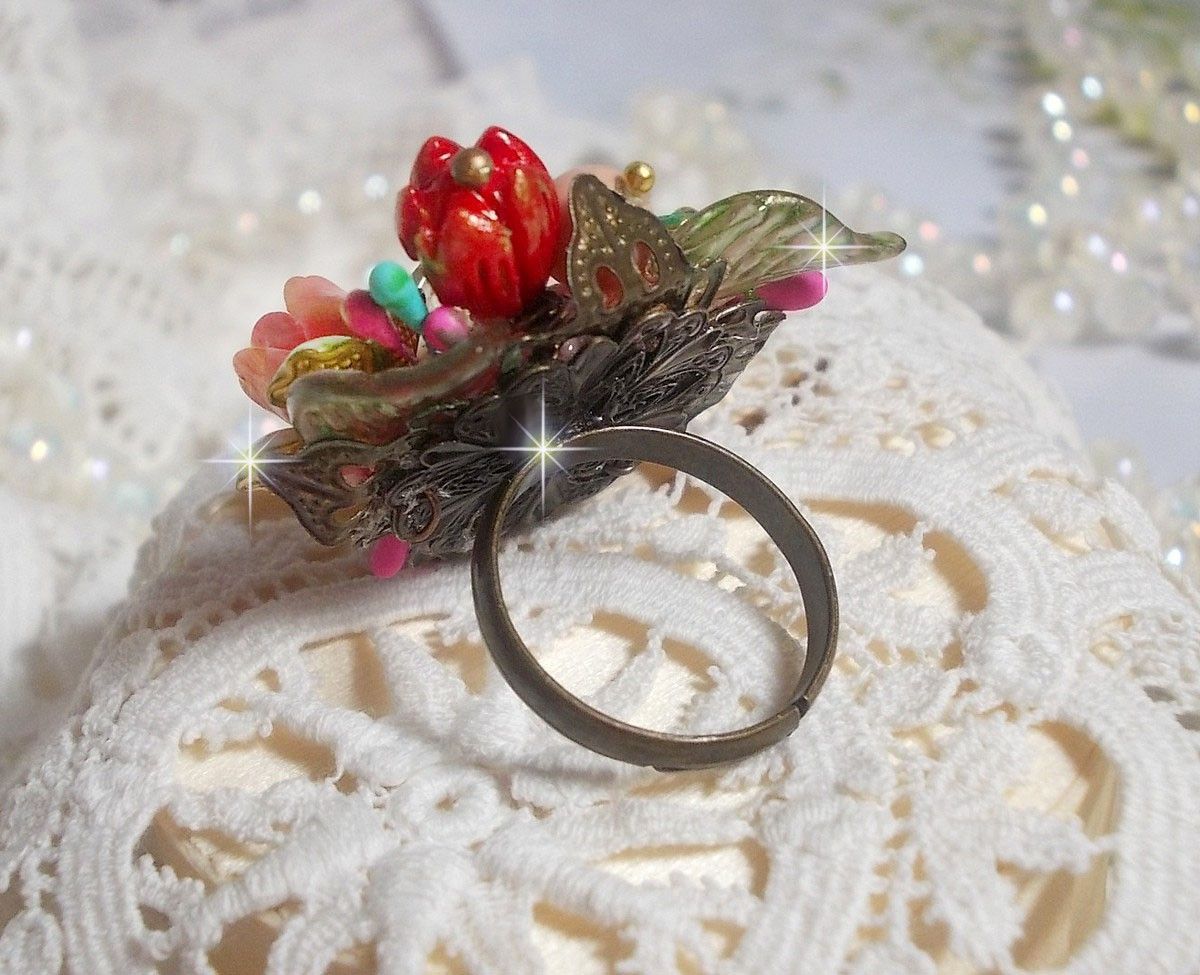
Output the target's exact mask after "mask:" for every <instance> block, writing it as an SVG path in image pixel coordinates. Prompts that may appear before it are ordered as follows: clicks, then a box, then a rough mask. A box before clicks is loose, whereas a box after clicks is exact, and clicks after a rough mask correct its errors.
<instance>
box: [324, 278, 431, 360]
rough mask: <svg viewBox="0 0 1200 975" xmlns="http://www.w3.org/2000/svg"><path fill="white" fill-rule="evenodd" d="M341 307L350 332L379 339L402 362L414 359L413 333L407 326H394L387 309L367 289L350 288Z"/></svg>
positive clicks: (358, 335) (363, 337) (357, 335)
mask: <svg viewBox="0 0 1200 975" xmlns="http://www.w3.org/2000/svg"><path fill="white" fill-rule="evenodd" d="M342 308H343V315H344V316H345V320H346V326H347V328H348V329H349V331H350V334H351V335H353V336H355V337H356V338H360V339H366V340H367V341H369V342H378V343H379V344H380V345H382V346H383V347H384V348H385V349H387V350H388V351H389V352H391V353H392V354H393V355H394V356H396V357H398V358H399V359H401V360H402V361H405V362H412V361H414V360H415V359H416V345H417V341H416V339H417V337H416V334H415V333H413V332H411V331H410V330H408V329H399V328H397V327H396V326H395V325H394V324H393V323H392V319H391V316H390V315H388V313H387V310H386V309H384V308H381V307H380V306H379V305H378V304H376V303H375V299H374V298H372V297H371V293H370V292H369V291H364V290H362V289H359V290H357V291H351V292H350V293H349V294H348V295H346V300H345V304H344V305H343V306H342Z"/></svg>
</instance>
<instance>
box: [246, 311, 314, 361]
mask: <svg viewBox="0 0 1200 975" xmlns="http://www.w3.org/2000/svg"><path fill="white" fill-rule="evenodd" d="M303 341H304V329H302V328H301V327H300V323H299V322H298V321H296V319H295V318H293V317H292V316H291V315H289V314H288V313H287V312H286V311H272V312H268V313H267V314H265V315H263V317H262V318H260V319H259V320H258V321H257V322H255V323H254V330H253V331H251V333H250V344H251V345H252V346H254V347H255V348H259V349H284V350H287V351H290V350H291V349H294V348H295V347H296V346H297V345H299V344H300V343H301V342H303Z"/></svg>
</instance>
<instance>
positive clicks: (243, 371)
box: [233, 349, 288, 420]
mask: <svg viewBox="0 0 1200 975" xmlns="http://www.w3.org/2000/svg"><path fill="white" fill-rule="evenodd" d="M287 355H288V354H287V350H286V349H242V350H241V351H240V352H238V353H237V354H235V355H234V357H233V371H234V372H236V373H237V377H238V382H240V383H241V384H242V389H243V391H244V392H245V393H246V395H247V396H249V397H250V398H251V399H252V400H254V402H255V403H257V404H258V405H259V406H261V407H262V408H263V409H265V410H270V411H271V412H272V413H277V414H278V415H279V416H281V417H283V418H284V419H285V420H286V419H288V415H287V411H286V410H283V409H280V408H279V407H277V406H272V405H271V403H270V401H269V400H268V399H267V385H268V384H269V383H270V382H271V380H272V379H273V378H274V377H275V373H276V372H278V371H279V367H280V366H281V365H283V360H284V359H286V358H287Z"/></svg>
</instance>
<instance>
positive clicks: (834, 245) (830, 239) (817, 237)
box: [775, 187, 873, 273]
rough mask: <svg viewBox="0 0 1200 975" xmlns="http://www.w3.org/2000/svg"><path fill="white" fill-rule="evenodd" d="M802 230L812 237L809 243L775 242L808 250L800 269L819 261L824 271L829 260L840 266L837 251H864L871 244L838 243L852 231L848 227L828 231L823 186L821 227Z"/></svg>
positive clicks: (793, 249) (804, 269)
mask: <svg viewBox="0 0 1200 975" xmlns="http://www.w3.org/2000/svg"><path fill="white" fill-rule="evenodd" d="M804 232H805V233H806V234H808V236H809V237H811V238H812V243H811V244H807V243H804V244H777V245H775V246H776V247H778V248H782V249H783V250H790V251H810V252H811V253H810V255H809V256H808V257H807V258H806V259H805V262H804V267H802V268H801V270H802V271H808V270H812V269H813V266H814V265H815V264H817V262H820V268H821V272H822V273H824V272H825V271H827V270H828V269H829V267H830V262H831V261H832V262H833V267H841V266H842V259H841V258H840V257H839V256H838V254H839V253H843V252H846V251H865V250H870V249H871V248H872V246H873V245H871V244H852V243H851V244H839V243H838V242H837V241H838V238H839V237H841V236H842V234H849V233H851V232H852V231H851V230H850V228H849V227H846V226H839V227H838V228H837V230H835V231H834V232H833V234H832V236H831V235H830V233H829V210H828V209H827V208H826V206H825V188H824V187H821V228H820V231H819V232H815V231H813V230H810V229H809V228H808V227H807V226H806V227H805V228H804Z"/></svg>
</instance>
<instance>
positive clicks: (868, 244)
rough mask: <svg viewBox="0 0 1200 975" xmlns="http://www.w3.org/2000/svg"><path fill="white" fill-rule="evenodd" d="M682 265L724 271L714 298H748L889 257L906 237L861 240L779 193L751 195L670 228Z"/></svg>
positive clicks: (815, 206)
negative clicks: (797, 278)
mask: <svg viewBox="0 0 1200 975" xmlns="http://www.w3.org/2000/svg"><path fill="white" fill-rule="evenodd" d="M670 230H671V235H672V236H673V237H674V238H675V242H676V243H677V244H679V246H680V248H681V249H682V250H683V252H684V254H685V255H686V256H687V258H688V260H689V261H691V262H692V263H693V264H696V265H705V264H710V263H712V262H713V261H718V260H722V261H725V262H726V264H727V265H728V269H727V270H726V272H725V279H724V280H723V281H722V282H721V291H720V294H722V295H727V294H734V293H738V292H744V291H748V290H750V289H751V288H754V287H756V286H757V285H760V284H766V283H767V282H768V281H778V280H780V279H782V278H788V277H791V276H792V275H793V274H798V273H800V272H801V271H820V270H824V269H825V268H828V267H841V266H842V265H845V264H866V263H868V262H871V261H882V260H885V259H886V258H889V257H895V256H896V255H897V254H899V253H900V252H901V251H902V250H904V247H905V243H904V238H903V237H901V236H900V235H899V234H893V233H890V232H887V231H883V232H881V233H875V234H860V233H857V232H855V231H853V230H851V229H850V228H849V227H847V226H846V225H845V224H844V223H842V222H841V221H840V220H838V219H837V218H836V217H835V216H833V214H831V213H829V212H828V211H827V210H826V209H825V208H824V207H822V206H821V204H819V203H817V202H815V201H813V200H810V199H808V198H807V197H804V196H799V195H797V194H795V193H785V192H783V191H782V190H753V191H751V192H749V193H738V194H736V195H734V196H729V197H726V198H725V199H723V200H718V201H717V202H716V203H714V204H712V205H711V206H707V207H705V208H704V209H703V210H699V211H697V212H695V213H692V214H689V215H688V216H686V217H685V218H684V219H683V220H682V221H681V222H680V223H679V224H678V225H677V226H675V227H672V228H670Z"/></svg>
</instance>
